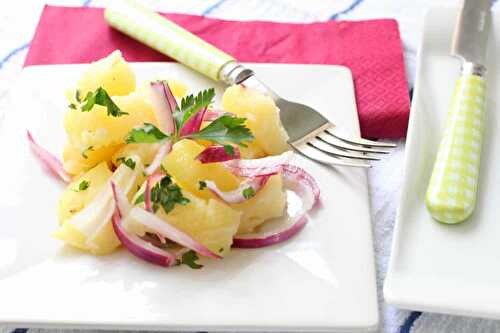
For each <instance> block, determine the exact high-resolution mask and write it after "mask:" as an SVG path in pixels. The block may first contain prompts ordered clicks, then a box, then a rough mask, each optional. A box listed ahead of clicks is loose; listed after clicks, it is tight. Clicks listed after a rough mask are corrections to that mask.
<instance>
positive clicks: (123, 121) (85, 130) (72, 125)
mask: <svg viewBox="0 0 500 333" xmlns="http://www.w3.org/2000/svg"><path fill="white" fill-rule="evenodd" d="M113 101H114V102H115V103H116V104H117V105H118V107H119V108H120V109H121V110H122V111H124V112H127V113H128V115H122V116H120V117H113V116H109V115H108V114H107V111H106V108H105V107H103V106H100V105H95V106H94V107H93V108H92V110H90V111H88V112H82V111H80V110H73V109H68V111H67V112H66V114H65V116H64V127H65V129H66V133H67V135H68V139H69V141H70V143H71V145H73V146H75V147H89V146H93V147H94V149H96V148H100V147H103V146H114V145H120V144H123V143H124V138H125V136H126V135H127V134H128V133H129V132H130V130H131V129H132V128H133V127H135V126H142V125H143V124H144V123H153V124H156V123H157V122H156V116H155V114H154V111H153V107H152V105H151V102H150V99H149V95H146V94H145V92H140V91H139V92H133V93H131V94H130V95H127V96H116V97H113Z"/></svg>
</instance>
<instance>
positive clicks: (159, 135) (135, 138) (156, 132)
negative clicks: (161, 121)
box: [125, 123, 168, 143]
mask: <svg viewBox="0 0 500 333" xmlns="http://www.w3.org/2000/svg"><path fill="white" fill-rule="evenodd" d="M167 138H168V135H166V134H165V133H163V132H162V131H160V129H159V128H158V127H156V126H155V125H153V124H149V123H144V126H143V127H140V128H134V129H132V130H131V131H130V132H129V133H128V135H127V137H126V138H125V142H126V143H156V142H160V141H163V140H164V139H167Z"/></svg>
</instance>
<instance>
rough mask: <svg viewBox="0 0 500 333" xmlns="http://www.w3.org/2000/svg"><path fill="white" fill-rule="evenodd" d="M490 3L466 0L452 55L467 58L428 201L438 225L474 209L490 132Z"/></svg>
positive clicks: (464, 216) (459, 218)
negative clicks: (487, 128)
mask: <svg viewBox="0 0 500 333" xmlns="http://www.w3.org/2000/svg"><path fill="white" fill-rule="evenodd" d="M490 21H491V3H490V0H465V1H464V3H463V6H462V9H461V11H460V13H459V15H458V19H457V22H456V27H455V32H454V35H453V43H452V49H451V54H452V55H453V56H456V57H459V58H460V59H461V60H462V69H461V74H460V76H459V78H458V80H457V82H456V84H455V91H454V93H453V95H452V96H453V97H452V101H451V104H450V107H449V110H448V116H447V117H448V119H447V120H446V124H445V127H444V133H443V136H442V138H441V143H440V144H439V148H438V151H437V155H436V160H435V162H434V167H433V170H432V174H431V177H430V181H429V186H428V188H427V193H426V197H425V203H426V206H427V210H428V211H429V213H430V215H431V216H432V217H433V218H434V219H435V220H437V221H439V222H442V223H448V224H455V223H460V222H463V221H465V220H466V219H467V218H468V217H469V216H470V215H471V214H472V212H473V211H474V208H475V205H476V196H477V190H478V182H479V165H480V156H481V145H482V140H483V130H484V113H485V110H486V107H485V102H486V98H485V93H486V84H485V83H486V82H485V78H484V76H485V73H486V49H487V44H488V34H489V30H490Z"/></svg>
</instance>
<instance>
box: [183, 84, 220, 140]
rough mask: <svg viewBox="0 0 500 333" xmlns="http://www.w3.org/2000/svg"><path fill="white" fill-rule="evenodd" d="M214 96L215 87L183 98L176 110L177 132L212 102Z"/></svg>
mask: <svg viewBox="0 0 500 333" xmlns="http://www.w3.org/2000/svg"><path fill="white" fill-rule="evenodd" d="M214 97H215V89H214V88H210V89H207V90H203V91H200V92H199V93H198V95H197V96H196V97H195V96H194V95H189V96H186V97H184V98H182V100H181V106H180V108H179V107H177V110H176V112H174V120H175V126H176V129H177V134H178V133H180V130H181V129H182V127H184V124H186V122H187V121H188V120H189V119H191V117H193V116H194V115H196V114H197V113H198V112H200V111H201V110H202V109H204V108H206V107H208V106H209V105H210V104H212V101H213V99H214Z"/></svg>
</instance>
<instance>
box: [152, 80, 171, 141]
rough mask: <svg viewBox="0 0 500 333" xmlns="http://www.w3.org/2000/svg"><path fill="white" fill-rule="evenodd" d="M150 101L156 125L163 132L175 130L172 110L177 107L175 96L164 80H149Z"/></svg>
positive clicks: (167, 132)
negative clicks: (156, 121)
mask: <svg viewBox="0 0 500 333" xmlns="http://www.w3.org/2000/svg"><path fill="white" fill-rule="evenodd" d="M151 102H152V104H153V110H154V112H155V115H156V119H157V120H158V127H159V128H160V130H161V131H162V132H163V133H165V134H172V133H173V132H174V131H175V121H174V116H173V114H174V112H175V109H176V107H177V102H176V101H175V97H174V95H173V94H172V91H171V90H170V87H169V86H168V84H167V83H166V82H164V81H156V82H151Z"/></svg>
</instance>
